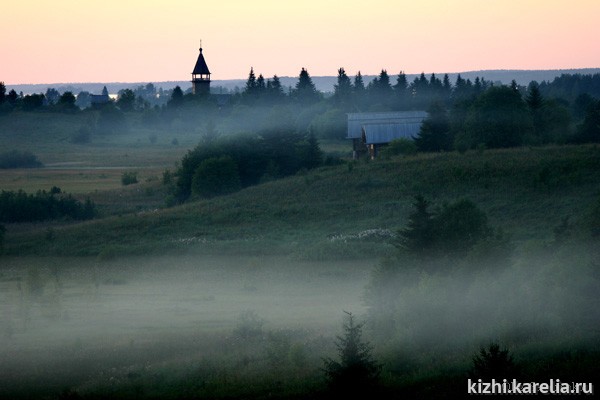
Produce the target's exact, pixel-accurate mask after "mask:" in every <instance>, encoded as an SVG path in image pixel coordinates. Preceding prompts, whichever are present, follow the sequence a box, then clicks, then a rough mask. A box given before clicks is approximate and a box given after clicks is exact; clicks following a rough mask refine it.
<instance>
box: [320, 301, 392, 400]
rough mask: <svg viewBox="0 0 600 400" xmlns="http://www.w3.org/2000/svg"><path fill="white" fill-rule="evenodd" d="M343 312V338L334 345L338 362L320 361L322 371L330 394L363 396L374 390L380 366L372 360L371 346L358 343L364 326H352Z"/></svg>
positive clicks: (338, 339)
mask: <svg viewBox="0 0 600 400" xmlns="http://www.w3.org/2000/svg"><path fill="white" fill-rule="evenodd" d="M344 312H345V313H346V314H347V318H346V321H345V322H344V325H343V327H344V335H343V336H338V337H337V343H336V346H337V348H338V353H339V357H340V360H339V361H335V360H332V359H331V358H326V359H324V360H323V361H324V363H325V368H324V371H325V375H326V377H327V379H328V383H329V387H330V389H331V390H332V391H333V392H334V393H336V394H347V395H364V394H366V393H368V392H372V391H373V390H374V389H375V388H376V385H377V379H378V377H379V373H380V371H381V365H379V364H378V363H377V362H375V361H374V360H373V357H372V355H371V351H372V349H373V348H372V346H371V345H370V344H369V343H368V342H364V341H363V340H362V327H363V325H364V324H357V323H355V321H354V315H353V314H352V313H350V312H347V311H344Z"/></svg>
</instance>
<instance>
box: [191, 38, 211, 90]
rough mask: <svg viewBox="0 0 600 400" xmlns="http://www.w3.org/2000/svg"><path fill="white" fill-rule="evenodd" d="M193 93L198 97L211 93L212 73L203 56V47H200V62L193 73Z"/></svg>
mask: <svg viewBox="0 0 600 400" xmlns="http://www.w3.org/2000/svg"><path fill="white" fill-rule="evenodd" d="M192 93H193V94H196V95H208V94H209V93H210V71H209V70H208V65H206V61H205V60H204V56H203V55H202V47H200V55H198V61H196V66H195V67H194V71H193V72H192Z"/></svg>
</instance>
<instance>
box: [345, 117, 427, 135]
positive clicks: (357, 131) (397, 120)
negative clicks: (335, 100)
mask: <svg viewBox="0 0 600 400" xmlns="http://www.w3.org/2000/svg"><path fill="white" fill-rule="evenodd" d="M425 118H427V112H425V111H394V112H372V113H351V114H348V136H347V138H348V139H360V138H361V137H362V131H363V127H364V126H366V125H385V126H387V127H386V128H385V129H386V130H390V132H391V130H393V129H396V130H397V131H399V132H404V130H406V129H408V130H410V131H411V132H412V130H413V129H415V127H416V129H417V132H418V129H419V127H420V126H421V123H422V122H423V120H424V119H425ZM404 126H407V127H404ZM409 126H410V128H408V127H409ZM393 127H396V128H393ZM381 129H383V128H381ZM371 130H373V128H371ZM415 134H416V133H415ZM398 137H407V136H398ZM408 137H410V136H408ZM394 139H396V138H394ZM388 142H389V141H388ZM372 143H387V142H372Z"/></svg>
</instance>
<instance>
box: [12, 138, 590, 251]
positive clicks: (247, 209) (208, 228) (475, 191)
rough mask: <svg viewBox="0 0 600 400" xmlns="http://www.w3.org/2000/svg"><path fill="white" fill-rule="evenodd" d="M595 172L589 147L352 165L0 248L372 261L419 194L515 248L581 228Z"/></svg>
mask: <svg viewBox="0 0 600 400" xmlns="http://www.w3.org/2000/svg"><path fill="white" fill-rule="evenodd" d="M599 171H600V149H599V148H598V147H597V146H562V147H544V148H521V149H513V150H494V151H491V150H486V151H481V152H467V153H465V154H458V153H447V154H430V155H419V156H414V157H407V158H392V159H387V160H384V159H380V160H376V161H370V162H367V161H361V162H352V163H348V164H344V165H340V166H335V167H323V168H320V169H317V170H314V171H310V172H306V173H302V174H298V175H296V176H294V177H291V178H287V179H283V180H278V181H272V182H267V183H264V184H261V185H258V186H255V187H251V188H248V189H245V190H242V191H240V192H238V193H235V194H233V195H229V196H224V197H219V198H215V199H211V200H197V201H192V202H189V203H187V204H185V205H182V206H178V207H174V208H170V209H157V208H155V207H154V205H153V206H152V207H153V208H148V209H147V210H145V211H142V212H138V213H136V214H127V215H121V216H113V217H109V218H105V219H102V220H96V221H91V222H86V223H82V224H77V225H69V226H62V227H55V228H53V229H54V233H53V235H51V240H49V239H48V233H47V231H48V226H47V225H44V226H40V227H31V229H16V228H14V227H10V226H9V227H8V232H7V235H6V240H5V251H6V252H7V253H8V254H15V255H16V254H19V255H22V254H46V255H47V254H53V255H93V256H98V255H99V256H101V257H104V256H106V257H111V256H113V255H118V254H137V253H144V254H145V253H148V252H152V251H156V252H165V251H172V252H180V251H182V249H189V250H193V251H198V252H210V253H220V252H227V253H230V252H232V251H235V252H237V253H241V254H246V253H253V254H254V253H260V254H263V253H266V254H269V253H277V254H281V253H283V254H291V255H293V256H295V257H298V258H301V259H326V258H331V257H333V258H340V257H341V258H356V257H372V256H377V255H379V254H381V252H385V251H386V249H389V248H390V247H391V246H390V245H389V244H388V243H389V233H390V232H392V233H394V232H395V231H396V230H397V229H399V228H401V227H403V226H404V225H405V223H406V218H407V215H408V213H409V212H410V209H411V203H412V200H413V199H412V198H413V196H414V195H416V194H419V193H420V194H423V195H424V196H425V197H426V198H427V199H429V200H431V201H432V202H433V203H434V205H441V204H442V203H443V202H445V201H452V200H455V199H457V198H462V197H467V198H470V199H471V200H473V201H474V202H475V203H477V204H478V206H479V207H480V208H481V209H482V210H483V211H485V212H486V213H487V215H488V216H489V218H490V220H491V223H492V225H494V226H496V227H500V228H502V229H503V230H504V231H505V232H506V233H508V234H509V235H510V236H511V238H512V240H513V241H514V242H516V243H517V244H522V243H524V242H526V241H531V240H533V241H538V240H549V239H551V238H552V235H553V228H554V227H556V226H557V225H559V224H560V223H561V221H562V220H563V218H565V217H569V218H570V220H571V221H572V222H574V223H575V224H576V226H583V225H584V220H585V216H586V214H587V213H588V212H589V210H590V208H591V206H592V204H593V203H594V202H595V201H596V200H597V198H598V196H599V195H600V193H599V188H600V173H599ZM155 185H159V183H158V182H156V183H155ZM578 224H579V225H578ZM377 229H379V231H371V230H377ZM381 230H384V231H381ZM385 230H388V231H385ZM359 236H360V237H359Z"/></svg>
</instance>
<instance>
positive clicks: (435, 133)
mask: <svg viewBox="0 0 600 400" xmlns="http://www.w3.org/2000/svg"><path fill="white" fill-rule="evenodd" d="M428 114H429V115H428V117H427V118H426V119H425V120H424V121H423V124H422V125H421V129H420V131H419V135H418V136H417V137H415V138H414V140H415V144H416V145H417V149H418V150H419V151H423V152H429V151H449V150H451V148H452V141H453V140H452V137H451V136H450V120H449V119H448V113H447V111H446V108H445V107H444V105H443V103H441V102H439V101H437V102H433V103H432V104H431V105H430V107H429V110H428Z"/></svg>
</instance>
